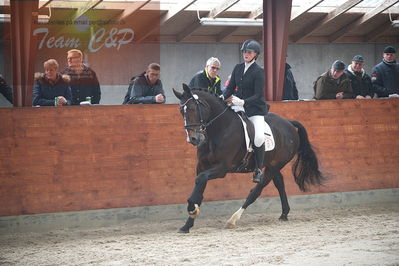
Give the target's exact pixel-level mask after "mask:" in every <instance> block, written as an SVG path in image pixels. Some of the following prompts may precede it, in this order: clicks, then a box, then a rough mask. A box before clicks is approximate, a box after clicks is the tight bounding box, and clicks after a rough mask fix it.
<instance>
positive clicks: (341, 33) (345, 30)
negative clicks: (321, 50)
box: [330, 0, 399, 42]
mask: <svg viewBox="0 0 399 266" xmlns="http://www.w3.org/2000/svg"><path fill="white" fill-rule="evenodd" d="M398 2H399V0H386V1H385V2H383V3H382V4H381V5H379V6H377V7H376V8H374V9H373V10H371V11H369V12H367V13H366V14H364V15H363V16H361V17H360V18H359V19H357V20H356V21H355V22H354V23H351V24H348V25H346V26H345V27H343V28H342V29H340V30H338V31H337V32H335V33H334V34H333V35H331V37H330V41H331V42H335V41H337V40H338V39H340V38H342V37H343V36H344V35H345V34H346V33H348V32H350V31H351V30H353V29H355V28H357V27H359V26H361V25H362V24H364V23H367V22H369V21H370V20H371V19H373V18H374V17H375V16H377V15H378V14H380V13H382V12H384V11H385V10H387V9H388V8H390V7H391V6H393V5H395V4H396V3H398Z"/></svg>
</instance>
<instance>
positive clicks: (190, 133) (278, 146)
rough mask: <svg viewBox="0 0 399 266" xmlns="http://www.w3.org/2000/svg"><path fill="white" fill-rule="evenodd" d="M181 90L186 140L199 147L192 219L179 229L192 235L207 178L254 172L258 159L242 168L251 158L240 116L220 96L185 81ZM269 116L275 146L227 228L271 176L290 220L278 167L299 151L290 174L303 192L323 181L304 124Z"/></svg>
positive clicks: (190, 204)
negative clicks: (196, 87) (257, 181)
mask: <svg viewBox="0 0 399 266" xmlns="http://www.w3.org/2000/svg"><path fill="white" fill-rule="evenodd" d="M183 89H184V92H183V93H180V92H177V91H175V90H174V89H173V92H174V94H175V95H176V97H177V98H178V99H179V100H180V112H181V114H182V116H183V118H184V128H185V130H186V133H187V141H188V142H189V143H191V144H192V145H194V146H197V159H198V164H197V177H196V179H195V187H194V190H193V192H192V194H191V196H190V197H189V199H188V200H187V201H188V206H187V211H188V213H189V217H188V219H187V221H186V223H185V224H184V226H183V227H181V228H180V230H179V232H180V233H189V230H190V228H191V227H193V225H194V219H195V218H196V217H197V216H198V215H199V212H200V206H201V203H202V200H203V193H204V191H205V187H206V184H207V182H208V181H209V180H212V179H216V178H222V177H225V175H226V174H227V173H234V172H249V171H253V167H254V162H253V161H254V160H253V159H252V158H251V157H250V159H249V160H248V162H249V163H248V164H247V167H246V168H245V170H242V168H240V166H241V165H242V164H243V158H245V157H247V156H246V155H247V148H246V144H245V139H244V138H245V137H244V131H243V125H242V123H241V119H240V118H239V116H238V115H237V114H236V113H235V112H234V111H233V110H232V109H231V108H230V107H229V106H227V105H226V103H225V102H224V101H223V100H222V99H220V98H219V97H217V96H216V95H214V94H213V93H211V92H209V91H207V90H200V89H198V90H197V89H195V90H190V88H189V87H188V86H187V85H186V84H183ZM265 120H266V122H267V123H268V124H269V125H270V127H271V130H272V132H273V135H274V138H275V148H274V149H273V150H271V151H268V152H265V159H264V166H265V170H264V177H263V179H262V181H261V182H260V183H258V184H257V185H256V186H255V187H254V188H253V189H251V191H250V193H249V195H248V197H247V199H246V201H245V203H244V205H242V207H241V208H240V209H239V210H238V211H237V212H236V213H235V214H233V216H232V217H231V218H230V219H229V221H228V222H227V225H226V226H227V227H234V226H235V224H236V221H237V220H239V219H240V217H241V215H242V213H243V212H244V210H245V209H246V208H247V207H248V206H249V205H250V204H252V203H253V202H254V201H255V200H256V199H257V198H258V197H259V195H260V194H261V192H262V190H263V188H264V187H265V186H266V185H268V184H269V183H270V181H271V180H273V183H274V185H275V186H276V188H277V190H278V192H279V194H280V200H281V204H282V214H281V216H280V220H287V219H288V218H287V215H288V213H289V211H290V207H289V205H288V200H287V194H286V192H285V188H284V180H283V176H282V174H281V172H280V171H281V169H282V168H283V167H284V166H285V165H286V164H287V163H288V162H289V161H291V159H292V158H293V157H294V156H295V155H297V157H296V160H295V162H294V164H293V167H292V173H293V176H294V178H295V182H296V183H297V184H298V186H299V188H300V189H301V190H302V191H306V190H307V188H308V185H320V184H321V183H322V181H323V179H324V177H323V175H322V173H321V172H320V171H319V166H318V160H317V157H316V154H315V152H314V151H313V149H312V147H311V144H310V143H309V139H308V136H307V133H306V130H305V128H304V127H303V125H302V124H300V123H299V122H297V121H291V120H287V119H285V118H282V117H280V116H278V115H276V114H273V113H268V114H267V115H266V116H265ZM238 169H241V171H240V170H238Z"/></svg>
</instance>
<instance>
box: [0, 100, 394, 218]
mask: <svg viewBox="0 0 399 266" xmlns="http://www.w3.org/2000/svg"><path fill="white" fill-rule="evenodd" d="M270 104H271V111H273V112H275V113H277V114H280V115H282V116H284V117H286V118H289V119H294V120H298V121H300V122H301V123H303V124H304V125H305V127H306V129H307V131H308V134H309V138H310V140H311V142H312V144H313V145H314V147H315V148H316V150H317V155H318V157H319V160H320V164H321V167H322V170H323V172H324V173H325V174H327V175H328V176H329V181H328V182H327V183H326V184H325V186H322V187H318V188H317V187H316V188H313V189H312V191H311V192H308V193H327V192H340V191H355V190H370V189H383V188H397V187H399V168H398V162H399V137H398V136H399V99H378V100H377V99H376V100H336V101H317V102H313V101H312V102H288V103H282V102H273V103H270ZM185 138H186V136H185V133H184V130H183V121H182V118H181V116H180V113H179V111H178V107H177V105H128V106H122V105H120V106H92V107H83V106H73V107H40V108H2V109H0V202H2V204H0V216H9V215H21V214H36V213H48V212H63V211H77V210H89V209H103V208H118V207H131V206H147V205H162V204H177V203H185V202H186V199H187V197H188V196H189V194H190V193H191V191H192V188H193V184H194V179H195V166H196V158H195V156H196V150H195V147H193V146H191V145H190V144H188V143H186V140H185ZM290 171H291V170H290V165H289V166H286V167H285V168H284V170H283V174H284V175H285V184H286V189H287V193H288V195H298V194H303V193H302V192H300V191H299V189H298V187H297V186H296V184H295V183H294V181H293V178H292V175H291V173H290ZM253 185H254V184H253V183H252V181H251V174H234V175H233V174H229V175H227V176H226V177H225V178H224V179H219V180H214V181H210V182H209V184H208V186H207V190H206V192H205V201H213V200H229V199H242V198H246V196H247V194H248V191H249V190H250V188H251V187H253ZM276 195H278V194H277V190H276V189H275V188H274V187H273V185H272V184H271V185H269V186H268V187H267V188H265V190H264V192H263V193H262V197H269V196H276Z"/></svg>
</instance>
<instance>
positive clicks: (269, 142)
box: [238, 115, 276, 152]
mask: <svg viewBox="0 0 399 266" xmlns="http://www.w3.org/2000/svg"><path fill="white" fill-rule="evenodd" d="M238 117H239V118H240V119H241V123H242V126H243V127H244V135H245V143H246V145H247V151H248V152H252V151H253V149H252V146H251V145H250V140H249V136H248V130H247V123H245V121H244V120H243V119H242V118H241V116H240V115H238ZM264 135H265V151H272V150H273V149H274V147H275V146H276V144H275V142H274V136H273V132H272V130H271V128H270V126H269V124H268V123H266V121H265V133H264Z"/></svg>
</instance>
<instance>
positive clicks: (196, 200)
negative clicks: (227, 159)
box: [178, 165, 227, 233]
mask: <svg viewBox="0 0 399 266" xmlns="http://www.w3.org/2000/svg"><path fill="white" fill-rule="evenodd" d="M226 172H227V171H226V170H225V168H224V167H222V166H221V165H218V166H216V167H212V168H210V169H208V170H205V171H203V172H200V173H199V174H198V176H197V178H196V179H195V186H194V189H193V192H192V193H191V196H190V197H189V198H188V200H187V202H188V205H187V211H188V215H189V217H188V219H187V221H186V223H185V224H184V225H183V227H181V228H180V229H179V231H178V232H179V233H189V232H190V228H191V227H193V226H194V219H195V218H196V217H198V216H199V214H200V206H201V203H202V200H203V198H204V197H203V194H204V191H205V188H206V184H207V183H208V181H209V180H212V179H216V178H222V177H224V176H225V175H226Z"/></svg>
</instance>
